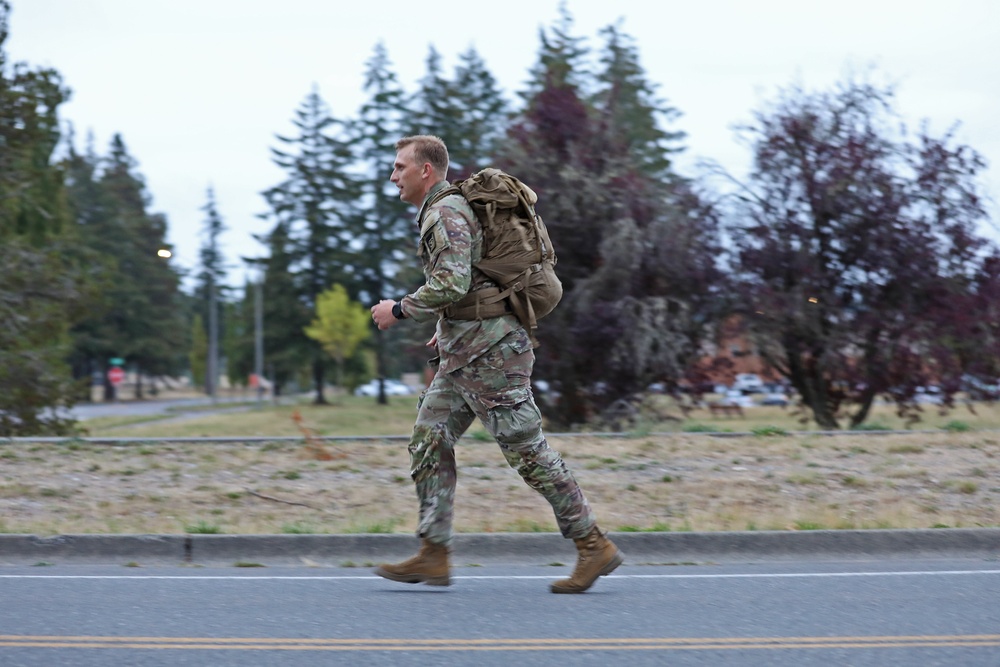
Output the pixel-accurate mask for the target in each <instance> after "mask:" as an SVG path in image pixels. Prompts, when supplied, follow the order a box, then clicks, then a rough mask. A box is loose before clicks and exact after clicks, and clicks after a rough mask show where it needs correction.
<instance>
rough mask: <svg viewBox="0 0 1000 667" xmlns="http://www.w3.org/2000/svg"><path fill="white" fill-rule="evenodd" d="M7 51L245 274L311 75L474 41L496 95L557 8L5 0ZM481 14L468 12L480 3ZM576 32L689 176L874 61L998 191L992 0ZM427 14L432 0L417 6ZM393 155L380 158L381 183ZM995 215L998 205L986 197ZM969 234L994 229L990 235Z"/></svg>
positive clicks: (321, 81) (770, 12)
mask: <svg viewBox="0 0 1000 667" xmlns="http://www.w3.org/2000/svg"><path fill="white" fill-rule="evenodd" d="M12 5H13V11H12V15H11V21H10V29H11V35H10V39H9V41H8V43H7V52H8V55H9V56H10V59H11V60H14V61H27V62H28V63H30V64H32V65H36V66H50V67H53V68H55V69H57V70H58V71H59V72H60V73H61V74H62V75H63V77H64V80H65V83H66V84H67V86H68V87H69V88H71V89H72V98H71V101H70V102H69V103H67V104H66V105H64V107H63V108H62V117H63V119H64V121H69V122H72V123H73V125H74V127H75V129H76V133H77V137H78V139H77V143H78V147H79V148H82V144H83V141H84V137H85V136H86V135H87V134H88V133H92V134H93V137H94V140H95V145H96V148H97V150H98V152H99V153H100V154H105V153H106V152H107V146H108V143H109V141H110V139H111V137H112V135H114V134H115V133H121V134H122V136H123V138H124V140H125V142H126V145H127V146H128V148H129V150H130V152H131V153H132V155H133V156H134V157H135V158H136V159H137V160H138V162H139V171H140V172H141V173H142V174H143V175H144V176H145V178H146V184H147V187H148V190H149V194H150V195H151V197H152V207H151V208H152V210H153V211H156V212H162V213H164V214H166V216H167V219H168V221H169V232H168V235H167V240H168V241H169V242H170V243H172V244H174V246H175V253H176V255H175V260H174V261H176V262H177V264H178V265H179V266H181V267H182V268H185V269H193V268H194V267H195V265H196V263H197V260H198V249H199V247H200V245H201V243H202V236H201V228H202V223H203V220H204V213H203V212H202V211H201V210H200V209H201V207H202V206H204V204H205V201H206V190H207V188H208V187H210V186H211V187H213V188H214V190H215V194H216V200H217V202H218V207H219V211H220V213H221V215H222V216H223V218H224V220H225V223H226V224H227V226H228V227H229V231H228V232H226V234H225V235H224V236H223V237H222V243H223V246H224V247H223V252H224V254H225V256H226V258H227V260H228V261H229V262H230V264H232V265H233V270H232V271H231V273H230V276H231V277H230V281H231V282H232V283H234V284H242V282H243V278H244V275H245V269H244V267H243V265H242V263H241V262H240V259H239V258H240V256H247V255H251V256H252V255H259V254H261V253H262V251H263V249H262V248H261V247H260V246H259V245H258V244H257V243H256V242H255V241H254V240H253V238H252V237H251V234H253V233H263V232H266V231H268V229H269V223H266V222H264V221H262V220H260V219H258V218H257V217H256V216H257V215H258V214H260V213H264V212H266V207H265V204H264V200H263V198H262V197H261V196H260V192H261V191H262V190H264V189H266V188H268V187H270V186H272V185H275V184H277V183H279V182H280V181H281V180H282V173H281V172H280V171H278V170H277V168H276V167H274V166H273V165H272V164H271V162H270V152H269V149H270V147H272V146H276V145H277V142H276V141H275V139H274V135H275V134H289V133H291V124H290V121H291V119H292V117H293V114H294V111H295V110H296V109H297V108H298V106H299V105H300V103H301V102H302V100H303V99H304V97H305V96H306V95H307V94H308V93H309V91H310V89H311V88H312V86H313V85H314V84H315V85H316V86H318V88H319V92H320V94H321V95H322V96H323V98H324V99H325V100H326V102H327V103H328V104H329V105H330V107H331V108H332V111H333V113H334V115H335V116H338V117H341V118H346V117H353V116H355V115H356V112H357V109H358V107H359V106H360V104H361V103H362V101H363V100H364V99H365V94H364V93H363V91H362V89H361V86H362V75H363V72H364V63H365V62H366V61H367V60H368V59H369V58H370V57H371V55H372V52H373V50H374V48H375V45H376V44H377V43H378V42H379V41H382V42H383V43H384V44H385V46H386V48H387V49H388V52H389V55H390V58H391V60H392V63H393V69H394V70H395V72H396V74H397V76H398V77H399V81H400V83H401V84H402V86H403V87H404V88H405V89H406V90H407V91H413V90H415V87H416V82H417V81H418V79H420V78H421V77H422V76H423V74H424V73H425V60H426V57H427V53H428V49H429V47H430V46H431V45H433V46H434V47H435V48H436V49H437V50H438V51H439V52H440V53H441V54H442V56H443V57H444V58H445V68H446V74H448V75H449V76H450V75H451V72H452V69H453V67H454V66H455V64H456V61H457V55H458V54H459V53H461V52H464V51H465V50H467V49H468V48H469V47H470V46H475V48H476V49H477V50H478V52H479V54H480V55H481V56H482V57H483V59H484V60H485V62H486V65H487V67H488V68H489V70H490V71H491V72H492V73H493V75H494V76H495V77H496V78H497V80H498V81H499V84H500V86H501V87H502V88H503V90H504V91H505V94H506V95H507V97H508V98H510V99H513V98H514V94H515V93H516V92H517V91H519V90H521V89H522V88H523V84H524V82H525V81H526V79H527V76H528V70H529V68H530V67H532V66H533V65H534V64H535V62H536V59H537V55H538V48H539V29H540V28H545V29H549V28H551V27H552V26H553V25H554V24H555V22H556V21H557V19H558V17H559V11H558V7H559V0H506V1H505V2H500V3H493V2H482V3H468V2H459V3H449V2H440V3H433V2H432V3H418V2H402V1H400V0H382V1H380V2H340V1H338V0H284V1H283V2H274V0H267V1H264V0H170V1H169V2H168V1H165V0H12ZM477 7H481V8H482V10H481V12H482V13H481V14H479V13H477ZM567 7H568V9H569V12H570V14H571V16H572V17H573V19H574V30H573V33H574V34H575V35H577V36H580V37H584V38H586V40H587V44H589V45H590V46H592V47H595V48H597V47H599V46H600V45H601V43H602V40H601V39H600V38H599V35H598V31H599V30H600V28H602V27H604V26H606V25H609V24H611V23H615V22H616V21H618V20H619V19H622V30H623V32H624V33H625V34H627V35H629V36H631V37H632V38H633V39H634V40H635V42H636V45H637V47H638V50H639V55H640V61H641V64H642V66H643V67H644V68H645V70H646V74H647V77H648V79H649V80H650V81H652V82H654V83H655V84H657V85H658V86H659V88H658V92H659V94H660V96H661V97H662V98H664V99H666V100H667V101H668V102H669V103H670V104H671V105H672V106H674V107H676V108H677V109H678V110H680V111H681V112H682V113H683V116H682V117H681V118H680V119H679V121H678V122H676V123H675V124H674V125H672V126H671V128H670V129H677V130H683V131H684V132H687V134H688V138H687V140H686V145H687V151H686V154H685V156H684V157H683V158H682V159H681V160H680V161H679V163H678V164H679V167H680V169H681V171H683V172H684V173H688V174H691V175H694V173H695V172H694V164H695V162H696V161H697V160H698V159H701V158H710V159H714V160H716V161H718V162H720V163H722V164H723V165H724V166H726V167H727V168H728V169H729V170H730V171H732V172H733V173H734V174H736V175H737V176H739V175H742V173H743V172H744V171H745V167H746V164H747V162H748V157H749V156H748V153H747V150H746V148H745V147H744V146H742V145H741V144H739V143H738V142H737V141H736V140H735V135H734V132H733V126H734V124H737V123H742V122H746V121H748V120H750V119H751V114H752V112H753V110H754V109H757V108H759V107H760V106H761V104H762V103H764V102H766V101H768V100H771V99H774V97H775V93H776V92H777V91H778V89H779V88H782V87H787V86H789V85H790V84H793V83H802V84H804V85H805V86H806V87H808V88H811V89H816V88H829V87H831V86H832V85H833V84H834V83H836V82H837V81H842V80H843V79H844V78H845V75H846V73H847V72H848V71H849V70H851V69H854V70H862V69H864V68H866V67H868V66H874V67H875V68H876V69H875V71H876V73H877V76H878V79H877V80H884V81H892V82H895V83H896V84H897V86H898V96H897V104H896V109H897V110H898V111H899V112H900V113H901V114H902V115H903V116H904V117H905V118H906V119H907V121H908V122H909V123H910V124H911V126H912V127H916V126H917V125H918V124H919V123H920V122H921V121H922V120H925V119H926V120H928V121H929V122H930V127H931V129H932V131H933V132H934V133H935V134H942V133H943V132H945V131H946V130H947V129H948V128H950V127H951V126H952V125H954V124H955V123H960V126H959V129H958V131H957V137H958V139H959V140H960V141H961V142H963V143H966V144H969V145H971V146H972V147H973V148H975V149H976V150H978V151H979V152H980V153H981V154H983V155H984V157H985V158H986V159H987V161H988V164H989V165H990V167H989V168H988V169H987V170H986V172H985V173H984V175H983V178H982V185H983V187H984V190H985V191H986V193H987V194H988V195H990V196H991V197H992V198H993V199H994V200H996V199H1000V2H997V1H996V0H948V1H946V0H935V1H929V0H906V1H903V0H863V1H860V0H840V1H839V2H836V3H831V2H803V1H802V0H755V1H754V2H749V1H743V0H725V1H724V0H719V1H712V0H702V1H699V2H692V1H691V0H686V1H684V2H675V1H672V0H615V1H611V2H608V1H607V0H568V2H567ZM427 10H433V11H432V12H431V11H427ZM390 170H391V165H389V164H387V165H386V177H388V175H389V171H390ZM990 212H991V216H992V219H993V224H994V225H998V224H1000V207H998V206H997V204H996V203H991V204H990ZM983 233H984V234H986V235H989V236H991V237H993V238H998V239H1000V232H998V231H997V230H996V229H995V228H985V229H984V230H983Z"/></svg>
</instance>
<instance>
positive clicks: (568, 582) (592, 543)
mask: <svg viewBox="0 0 1000 667" xmlns="http://www.w3.org/2000/svg"><path fill="white" fill-rule="evenodd" d="M573 541H574V542H575V543H576V550H577V552H578V554H577V560H576V567H575V568H574V569H573V574H571V575H570V576H569V579H560V580H559V581H556V582H553V584H552V592H553V593H582V592H584V591H585V590H587V589H588V588H590V587H591V586H593V585H594V582H595V581H597V578H598V577H603V576H604V575H606V574H611V573H612V572H613V571H614V569H615V568H616V567H618V566H619V565H621V564H622V561H624V560H625V557H624V556H622V552H620V551H618V547H616V546H615V543H614V542H612V541H611V540H609V539H608V538H607V537H606V536H605V534H604V533H602V532H601V530H600V529H599V528H598V527H597V526H594V529H593V530H592V531H590V534H589V535H587V536H586V537H584V538H582V539H579V540H573Z"/></svg>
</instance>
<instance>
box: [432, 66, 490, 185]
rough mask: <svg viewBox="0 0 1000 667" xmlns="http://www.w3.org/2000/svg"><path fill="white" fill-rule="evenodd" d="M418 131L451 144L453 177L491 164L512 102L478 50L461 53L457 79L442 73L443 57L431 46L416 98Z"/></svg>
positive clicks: (449, 148)
mask: <svg viewBox="0 0 1000 667" xmlns="http://www.w3.org/2000/svg"><path fill="white" fill-rule="evenodd" d="M413 106H414V110H415V117H416V119H417V126H416V127H414V128H413V129H412V132H413V133H415V134H433V135H436V136H438V137H441V139H443V140H444V142H445V144H446V145H447V146H448V154H449V157H450V159H451V169H450V171H449V175H448V178H449V179H450V180H454V179H457V178H465V177H467V176H469V175H470V174H472V173H473V172H475V171H478V170H479V169H481V168H483V167H486V166H488V165H489V164H490V163H491V162H492V160H493V151H494V148H495V144H496V142H497V141H498V139H499V138H500V137H501V136H502V135H503V130H504V129H505V127H506V120H507V103H506V101H505V100H504V98H503V95H502V94H501V92H500V90H499V88H498V87H497V83H496V79H495V78H494V77H493V75H492V74H490V72H489V71H488V70H487V69H486V64H485V63H484V62H483V60H482V58H481V57H480V56H479V54H478V53H477V52H476V50H475V49H474V48H469V50H468V51H466V52H465V53H463V54H461V55H460V56H459V64H458V66H456V67H455V74H454V79H453V80H451V81H449V80H448V79H446V78H445V77H444V76H443V74H442V67H441V56H440V54H439V53H438V52H437V51H436V50H435V49H434V47H431V49H430V53H429V55H428V57H427V73H426V74H425V75H424V78H423V79H422V80H421V82H420V87H419V89H418V91H417V93H416V95H415V96H414V99H413Z"/></svg>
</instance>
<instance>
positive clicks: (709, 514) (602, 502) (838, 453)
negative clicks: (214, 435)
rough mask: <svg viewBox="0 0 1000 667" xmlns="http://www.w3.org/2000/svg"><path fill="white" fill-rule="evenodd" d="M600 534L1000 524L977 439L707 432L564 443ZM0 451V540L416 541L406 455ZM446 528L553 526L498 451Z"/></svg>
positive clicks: (471, 458) (983, 446)
mask: <svg viewBox="0 0 1000 667" xmlns="http://www.w3.org/2000/svg"><path fill="white" fill-rule="evenodd" d="M551 445H552V446H553V447H554V448H556V449H558V450H559V451H560V452H562V454H563V456H564V458H565V459H566V461H567V464H568V465H569V467H570V468H571V469H572V470H573V471H574V472H575V474H576V476H577V478H578V479H579V481H580V483H581V485H582V486H583V488H584V490H585V491H586V493H587V495H588V497H589V499H590V501H591V504H592V505H593V506H594V507H595V509H596V511H597V514H598V517H599V519H600V521H601V523H602V525H604V526H606V527H607V528H609V529H611V530H697V531H718V530H767V529H777V530H785V529H792V530H806V529H815V528H928V527H934V526H952V527H956V526H997V525H1000V510H998V507H1000V439H998V438H997V437H996V436H994V435H993V434H988V433H979V434H977V433H944V432H942V433H911V434H900V435H888V434H879V435H857V434H853V435H852V434H843V435H835V436H819V435H790V436H784V437H773V438H772V437H769V438H760V437H750V436H747V437H732V438H714V437H711V436H705V435H699V434H675V435H665V436H642V437H635V438H602V437H593V436H572V437H558V438H552V439H551ZM332 448H333V449H335V450H336V451H337V452H338V454H341V455H343V457H342V458H338V459H336V460H333V461H316V460H313V459H309V458H308V457H305V456H304V451H305V450H304V447H303V445H302V444H300V443H289V442H278V443H260V442H255V443H225V444H190V445H188V444H185V445H178V444H174V443H161V444H158V443H156V442H155V441H149V442H143V443H137V444H133V445H120V446H109V445H91V444H86V443H69V444H42V445H30V446H29V445H24V444H11V443H6V444H2V445H0V462H2V469H0V516H2V517H3V519H2V520H0V530H2V531H3V532H9V533H37V534H56V533H183V532H209V531H216V532H222V533H242V534H250V533H301V532H317V533H348V532H410V531H413V530H414V529H415V519H416V509H417V508H416V498H415V494H414V491H413V485H412V482H411V481H410V479H409V469H408V456H407V454H406V444H405V442H400V441H392V442H389V441H353V442H338V443H336V444H334V445H332ZM458 463H459V484H458V498H457V502H456V508H455V527H456V529H457V530H458V531H461V532H501V531H519V532H520V531H527V532H531V531H555V530H556V524H555V521H554V519H553V517H552V514H551V511H550V510H549V508H548V505H547V504H546V503H545V502H544V500H543V499H542V498H540V497H539V496H537V495H536V494H535V493H534V492H533V491H531V490H530V489H528V488H527V486H525V484H524V483H523V482H522V481H521V479H520V477H519V476H518V475H517V473H516V472H515V471H514V470H512V469H510V468H509V467H507V465H506V464H505V463H504V460H503V457H502V456H501V454H500V452H499V450H498V448H497V447H496V445H495V444H494V443H492V442H482V441H479V440H471V439H467V440H463V442H462V443H460V445H459V448H458Z"/></svg>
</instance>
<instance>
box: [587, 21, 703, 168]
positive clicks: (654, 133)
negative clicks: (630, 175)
mask: <svg viewBox="0 0 1000 667" xmlns="http://www.w3.org/2000/svg"><path fill="white" fill-rule="evenodd" d="M601 35H602V36H603V37H604V39H605V44H604V48H603V51H602V53H601V56H600V62H601V64H602V65H603V69H602V70H601V71H599V72H598V73H597V76H596V83H597V91H596V92H595V94H594V96H593V101H594V105H595V106H596V107H597V109H598V110H599V113H600V117H601V125H602V134H603V135H604V137H605V139H606V140H607V141H608V142H609V143H611V144H612V145H616V147H617V149H618V150H619V151H622V152H623V153H625V154H627V155H628V156H629V158H630V159H631V160H632V161H634V163H635V164H636V166H637V168H638V169H639V170H640V171H641V172H642V173H643V174H645V175H647V176H650V177H653V178H657V179H663V180H669V179H671V178H672V177H673V174H671V173H670V171H669V170H670V155H671V154H673V153H678V152H680V151H681V150H682V148H680V147H679V146H678V142H680V141H681V140H683V139H684V136H685V134H684V132H681V131H678V130H672V131H671V130H667V129H665V128H664V127H663V125H664V124H666V123H673V122H675V121H676V120H677V119H678V118H679V117H680V115H681V114H680V111H678V110H677V109H675V108H673V107H670V106H667V105H666V103H665V102H663V101H662V100H660V99H658V98H657V97H656V86H655V85H654V84H652V83H651V82H650V81H649V80H648V79H647V77H646V73H645V71H644V69H643V68H642V65H641V64H640V63H639V53H638V49H637V48H636V46H635V44H634V42H633V40H632V39H631V38H630V37H629V36H628V35H626V34H623V33H622V32H621V28H620V25H609V26H607V27H605V28H604V29H603V30H601Z"/></svg>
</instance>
